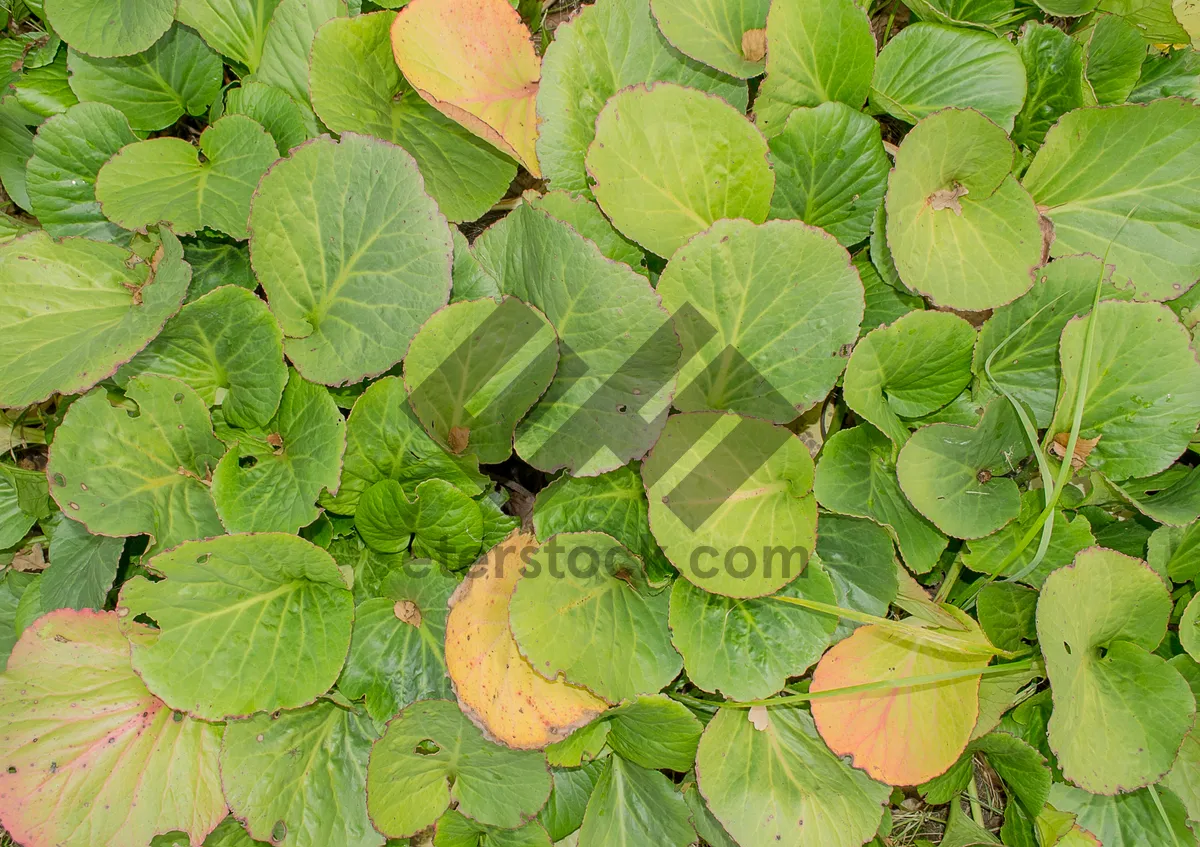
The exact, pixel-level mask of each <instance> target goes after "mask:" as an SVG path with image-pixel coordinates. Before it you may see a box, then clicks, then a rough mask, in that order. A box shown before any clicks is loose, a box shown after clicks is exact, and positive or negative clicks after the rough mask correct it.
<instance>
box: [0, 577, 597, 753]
mask: <svg viewBox="0 0 1200 847" xmlns="http://www.w3.org/2000/svg"><path fill="white" fill-rule="evenodd" d="M41 581H42V577H41V575H40V574H32V573H22V572H21V571H14V570H9V571H8V572H7V573H5V575H4V578H3V579H0V664H4V663H5V662H7V661H8V656H9V654H10V653H11V652H12V649H13V645H14V644H16V643H17V637H18V635H19V633H18V632H17V617H18V612H19V609H20V604H21V599H22V598H23V597H24V595H25V592H26V590H27V589H28V588H31V587H32V586H35V585H38V584H39V583H40V582H41ZM38 595H39V600H38V604H39V606H40V605H41V600H40V595H41V591H40V590H38ZM601 743H603V741H602V742H601Z"/></svg>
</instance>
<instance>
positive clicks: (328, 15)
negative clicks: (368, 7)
mask: <svg viewBox="0 0 1200 847" xmlns="http://www.w3.org/2000/svg"><path fill="white" fill-rule="evenodd" d="M348 14H349V8H348V6H347V2H346V0H283V2H281V3H280V4H279V5H278V6H277V7H276V8H275V14H274V15H273V16H272V17H271V22H270V23H269V24H267V34H266V36H265V38H264V39H263V50H262V62H261V63H260V64H259V68H258V71H257V72H256V73H255V74H254V76H253V79H254V80H255V81H257V82H263V83H266V84H267V85H273V86H275V87H276V88H279V89H282V90H283V91H286V92H287V93H288V95H289V96H291V98H292V99H293V100H295V101H296V102H297V103H300V104H301V105H303V106H304V107H305V108H306V109H307V108H308V106H309V88H308V70H309V65H308V59H309V52H310V51H311V50H312V44H313V38H314V36H316V34H317V30H318V29H320V28H321V25H322V24H323V23H325V22H326V21H328V20H331V19H333V18H339V17H341V18H344V17H346V15H348ZM313 124H314V128H315V124H316V119H315V118H313Z"/></svg>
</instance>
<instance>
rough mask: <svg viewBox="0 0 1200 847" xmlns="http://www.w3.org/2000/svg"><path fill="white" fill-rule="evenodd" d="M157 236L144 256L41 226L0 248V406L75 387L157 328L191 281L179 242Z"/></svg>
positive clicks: (106, 371)
mask: <svg viewBox="0 0 1200 847" xmlns="http://www.w3.org/2000/svg"><path fill="white" fill-rule="evenodd" d="M162 238H163V241H162V245H161V246H160V247H159V249H158V251H156V252H155V254H154V256H153V257H152V258H151V259H150V260H149V261H146V260H143V259H142V258H140V257H139V256H137V255H136V254H132V253H130V252H129V251H128V250H126V249H124V248H122V247H119V246H117V245H114V244H101V243H98V242H95V241H89V240H87V239H83V238H68V239H65V240H63V241H55V240H53V239H52V238H50V237H49V236H48V235H46V233H44V232H34V233H31V234H29V235H27V236H24V237H22V238H18V239H16V240H14V241H10V242H8V243H6V244H3V245H0V366H2V367H0V406H27V405H29V404H31V403H36V402H39V401H41V400H45V399H46V398H48V397H49V396H50V395H51V394H55V393H61V394H75V393H78V392H80V391H84V390H86V389H88V388H90V387H91V386H93V385H95V384H96V383H97V382H99V381H100V380H102V379H105V378H106V377H109V376H111V375H112V374H113V372H114V371H116V369H117V367H118V366H119V365H121V364H122V363H123V362H126V361H128V360H129V359H131V358H132V357H133V355H134V354H135V353H137V352H138V351H139V350H141V349H142V348H143V347H145V346H146V344H147V342H149V341H150V339H152V338H153V337H154V336H155V335H157V334H158V331H159V330H160V329H161V328H162V326H163V324H164V323H165V322H166V320H167V318H169V317H170V316H171V315H172V314H174V313H175V312H176V310H178V309H179V304H180V303H181V302H183V295H184V293H185V292H186V291H187V286H188V281H189V280H190V279H191V273H190V268H189V267H188V266H187V264H186V263H185V262H184V261H183V249H182V248H181V246H180V244H179V241H178V239H176V238H175V236H173V235H171V234H170V233H169V232H164V233H163V234H162Z"/></svg>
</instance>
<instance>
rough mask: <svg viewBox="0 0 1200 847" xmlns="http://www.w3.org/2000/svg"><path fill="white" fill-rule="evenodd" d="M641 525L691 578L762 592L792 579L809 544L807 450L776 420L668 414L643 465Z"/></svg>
mask: <svg viewBox="0 0 1200 847" xmlns="http://www.w3.org/2000/svg"><path fill="white" fill-rule="evenodd" d="M642 478H643V479H644V480H645V483H646V494H647V497H648V499H649V501H650V525H651V527H652V528H653V530H654V536H655V538H657V539H658V542H659V544H660V545H662V548H663V552H664V553H666V555H667V558H669V559H670V560H671V563H672V564H673V565H675V567H676V568H677V569H678V570H679V572H680V573H681V574H683V576H684V577H685V578H686V579H687V580H688V581H689V582H691V583H692V584H693V585H696V586H697V587H699V588H703V589H704V590H705V591H711V592H713V593H716V594H724V595H725V596H727V597H761V596H763V595H766V594H772V593H774V592H775V591H778V590H779V589H780V588H782V587H783V586H785V585H787V584H788V583H789V582H791V581H792V580H794V579H796V578H797V577H798V576H799V575H800V573H801V571H802V570H803V569H804V565H805V564H806V563H807V561H808V557H809V555H810V554H811V553H812V549H813V546H814V544H815V543H816V520H817V504H816V501H815V500H814V499H813V496H812V493H811V488H812V480H813V463H812V457H811V456H810V455H809V452H808V448H807V447H805V446H804V442H802V441H801V440H800V439H799V438H796V437H795V436H794V435H793V434H792V433H791V432H789V431H788V430H786V429H783V428H782V427H775V426H772V425H771V424H769V423H767V422H765V421H761V420H757V419H755V418H743V417H740V416H738V415H731V414H721V413H717V412H692V413H688V414H683V415H675V416H674V417H672V418H670V419H669V420H668V421H667V427H666V429H665V430H664V431H663V435H662V437H661V438H660V439H659V441H658V444H656V445H655V447H654V450H653V451H651V453H650V455H649V457H647V459H646V462H645V464H644V465H643V467H642Z"/></svg>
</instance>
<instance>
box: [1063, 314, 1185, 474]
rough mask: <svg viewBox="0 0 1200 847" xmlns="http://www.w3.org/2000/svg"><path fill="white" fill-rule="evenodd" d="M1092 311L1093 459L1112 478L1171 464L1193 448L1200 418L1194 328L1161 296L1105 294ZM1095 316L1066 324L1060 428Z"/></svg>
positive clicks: (1086, 410)
mask: <svg viewBox="0 0 1200 847" xmlns="http://www.w3.org/2000/svg"><path fill="white" fill-rule="evenodd" d="M1090 319H1095V320H1098V321H1099V329H1098V331H1097V335H1096V340H1097V343H1096V345H1095V347H1094V349H1093V350H1092V351H1091V358H1090V360H1089V361H1088V363H1087V368H1088V383H1087V393H1086V394H1085V395H1084V397H1083V399H1082V402H1083V420H1082V424H1081V425H1080V429H1079V435H1080V436H1081V437H1084V438H1096V437H1099V439H1100V441H1099V443H1097V444H1096V446H1095V448H1094V449H1093V450H1092V451H1091V453H1090V454H1088V456H1087V464H1088V466H1089V467H1091V468H1094V469H1096V470H1099V471H1101V472H1103V473H1104V474H1105V475H1106V476H1109V477H1111V478H1113V479H1121V478H1123V477H1131V476H1139V477H1140V476H1150V475H1152V474H1156V473H1158V472H1159V471H1162V470H1165V469H1166V468H1168V467H1170V465H1171V463H1172V462H1174V461H1175V459H1177V458H1178V457H1179V456H1180V454H1182V453H1183V451H1184V450H1186V449H1187V445H1188V442H1189V441H1190V439H1192V438H1193V437H1194V436H1195V432H1196V421H1197V420H1200V362H1197V360H1196V353H1195V351H1193V350H1192V348H1191V346H1190V344H1191V339H1190V337H1189V336H1188V332H1187V330H1185V329H1184V328H1183V326H1182V325H1181V324H1180V323H1179V320H1178V318H1176V317H1175V314H1174V313H1173V312H1172V311H1171V310H1170V309H1168V308H1167V307H1166V306H1164V305H1162V304H1159V303H1122V302H1116V301H1106V302H1102V303H1101V304H1100V306H1099V309H1098V310H1097V312H1096V313H1094V314H1093V315H1092V317H1091V318H1090ZM1088 320H1089V318H1075V319H1074V320H1072V321H1070V322H1069V323H1068V324H1067V326H1066V328H1065V329H1064V330H1063V334H1062V340H1061V342H1060V345H1059V355H1060V357H1061V361H1062V371H1063V372H1062V387H1061V388H1060V390H1059V400H1058V407H1057V409H1056V410H1055V413H1054V420H1053V421H1052V422H1051V423H1050V431H1051V432H1054V433H1060V432H1066V431H1068V430H1069V429H1070V428H1071V420H1072V415H1073V414H1074V408H1075V404H1076V402H1078V392H1079V371H1080V369H1081V364H1082V363H1081V359H1082V358H1083V347H1084V334H1085V332H1086V329H1087V321H1088Z"/></svg>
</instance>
